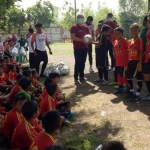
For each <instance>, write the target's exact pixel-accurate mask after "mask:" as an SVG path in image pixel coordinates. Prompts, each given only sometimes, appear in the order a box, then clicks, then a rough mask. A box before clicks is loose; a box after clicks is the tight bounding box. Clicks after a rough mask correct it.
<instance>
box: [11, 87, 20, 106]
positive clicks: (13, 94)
mask: <svg viewBox="0 0 150 150" xmlns="http://www.w3.org/2000/svg"><path fill="white" fill-rule="evenodd" d="M20 91H21V87H20V86H19V84H16V85H15V86H14V87H13V88H12V89H11V92H10V97H9V102H10V104H13V100H14V97H15V95H16V94H18V93H19V92H20Z"/></svg>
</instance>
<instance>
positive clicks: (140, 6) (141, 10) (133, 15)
mask: <svg viewBox="0 0 150 150" xmlns="http://www.w3.org/2000/svg"><path fill="white" fill-rule="evenodd" d="M146 1H147V0H119V6H120V8H119V17H120V23H121V25H122V27H123V28H124V30H125V36H126V37H129V27H130V25H131V24H132V23H135V22H136V23H138V24H139V25H140V26H141V24H142V19H143V16H144V15H145V14H146V13H147V6H146V5H147V3H146Z"/></svg>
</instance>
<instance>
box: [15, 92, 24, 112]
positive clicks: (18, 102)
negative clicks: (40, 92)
mask: <svg viewBox="0 0 150 150" xmlns="http://www.w3.org/2000/svg"><path fill="white" fill-rule="evenodd" d="M25 102H26V97H25V95H24V94H17V95H16V96H15V98H14V101H13V107H14V109H15V110H16V111H17V112H18V113H20V114H21V109H22V106H23V104H24V103H25Z"/></svg>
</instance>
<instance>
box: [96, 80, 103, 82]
mask: <svg viewBox="0 0 150 150" xmlns="http://www.w3.org/2000/svg"><path fill="white" fill-rule="evenodd" d="M94 82H103V80H102V79H96V80H94Z"/></svg>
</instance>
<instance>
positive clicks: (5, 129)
mask: <svg viewBox="0 0 150 150" xmlns="http://www.w3.org/2000/svg"><path fill="white" fill-rule="evenodd" d="M25 101H26V97H25V96H24V95H23V94H17V95H16V96H15V98H14V105H13V109H12V110H11V111H9V112H8V113H7V114H6V116H5V118H4V120H3V123H2V134H3V137H4V138H5V139H6V140H8V141H10V140H11V138H12V135H13V132H14V130H15V128H16V126H17V125H18V123H19V122H20V121H21V120H22V118H23V116H22V114H21V108H22V106H23V104H24V103H25Z"/></svg>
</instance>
